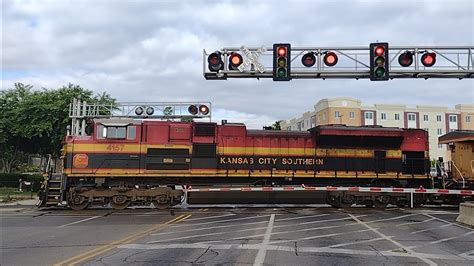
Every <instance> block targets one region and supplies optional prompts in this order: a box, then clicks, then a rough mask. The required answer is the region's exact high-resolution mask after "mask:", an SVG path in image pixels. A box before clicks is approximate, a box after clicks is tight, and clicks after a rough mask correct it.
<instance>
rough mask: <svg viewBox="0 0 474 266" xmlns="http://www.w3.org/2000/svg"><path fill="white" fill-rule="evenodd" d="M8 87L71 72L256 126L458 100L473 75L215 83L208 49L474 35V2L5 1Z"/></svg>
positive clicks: (88, 82)
mask: <svg viewBox="0 0 474 266" xmlns="http://www.w3.org/2000/svg"><path fill="white" fill-rule="evenodd" d="M1 2H2V12H3V14H2V29H1V30H2V32H1V35H2V49H1V53H2V54H1V56H2V89H8V88H12V87H13V84H14V83H15V82H23V83H26V84H32V85H34V86H35V87H36V88H41V87H46V88H55V87H59V86H62V85H67V84H68V83H69V82H71V83H74V84H78V85H81V86H83V87H85V88H88V89H91V90H93V91H96V92H102V91H106V92H108V93H110V94H111V95H112V96H113V97H115V98H117V99H118V100H119V101H196V100H206V101H207V100H208V101H211V102H212V104H213V114H214V118H215V120H220V119H228V120H230V121H233V122H245V123H247V124H248V125H249V127H252V128H258V127H261V126H262V125H265V124H272V123H273V122H274V121H275V120H280V119H288V118H292V117H295V116H298V115H301V114H302V113H303V112H305V111H308V110H312V109H313V105H314V104H315V103H316V102H317V101H319V100H320V99H322V98H330V97H337V96H349V97H355V98H358V99H361V100H362V103H363V104H364V105H370V104H374V103H394V104H407V105H410V106H414V105H440V106H450V107H454V105H455V104H458V103H473V102H474V81H473V80H472V79H464V80H457V79H449V80H440V79H429V80H413V79H410V80H392V81H388V82H370V81H368V80H293V81H291V82H273V81H272V80H271V79H265V80H253V79H251V80H250V79H229V80H227V81H206V80H205V79H204V78H203V75H202V50H203V49H206V50H207V51H213V50H217V49H220V48H222V47H226V46H227V47H228V46H234V47H235V46H241V45H246V46H262V45H265V46H271V45H272V44H273V43H277V42H289V43H291V44H292V45H293V46H368V44H369V43H370V42H374V41H376V40H380V41H387V42H389V43H390V45H470V46H472V45H473V44H474V30H473V27H474V26H473V25H474V1H472V0H465V1H461V0H459V1H457V0H455V1H453V0H450V1H445V0H443V1H434V0H429V1H416V0H411V1H395V0H392V1H390V0H382V1H334V0H332V1H293V2H294V3H291V4H288V3H287V2H289V1H264V0H260V1H258V0H252V1H244V0H240V1H211V0H209V1H132V0H128V1H124V0H121V1H118V0H117V1H111V0H110V1H98V0H93V1H79V0H77V1H65V0H58V1H44V0H42V1H39V0H38V1H12V0H2V1H1Z"/></svg>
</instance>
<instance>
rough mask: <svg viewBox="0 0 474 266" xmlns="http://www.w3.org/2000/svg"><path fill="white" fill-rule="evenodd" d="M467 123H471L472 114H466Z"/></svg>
mask: <svg viewBox="0 0 474 266" xmlns="http://www.w3.org/2000/svg"><path fill="white" fill-rule="evenodd" d="M466 123H471V116H470V115H468V116H466Z"/></svg>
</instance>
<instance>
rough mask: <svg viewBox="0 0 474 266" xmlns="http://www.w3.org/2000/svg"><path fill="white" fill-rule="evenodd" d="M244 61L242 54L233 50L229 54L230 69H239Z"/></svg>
mask: <svg viewBox="0 0 474 266" xmlns="http://www.w3.org/2000/svg"><path fill="white" fill-rule="evenodd" d="M243 61H244V60H243V58H242V56H241V55H240V54H238V53H235V52H232V53H231V54H230V56H229V70H238V68H239V66H240V65H241V64H242V62H243Z"/></svg>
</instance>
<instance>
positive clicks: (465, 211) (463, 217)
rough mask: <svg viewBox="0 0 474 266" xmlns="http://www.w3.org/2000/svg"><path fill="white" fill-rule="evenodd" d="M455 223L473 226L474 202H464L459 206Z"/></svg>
mask: <svg viewBox="0 0 474 266" xmlns="http://www.w3.org/2000/svg"><path fill="white" fill-rule="evenodd" d="M456 221H457V222H460V223H463V224H467V225H470V226H474V202H464V203H461V205H460V206H459V216H458V218H456Z"/></svg>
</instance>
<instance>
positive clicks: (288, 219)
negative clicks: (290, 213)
mask: <svg viewBox="0 0 474 266" xmlns="http://www.w3.org/2000/svg"><path fill="white" fill-rule="evenodd" d="M328 215H331V214H329V213H324V214H316V215H308V216H298V217H291V218H283V219H278V220H276V221H275V222H281V221H290V220H298V219H307V218H314V217H321V216H328Z"/></svg>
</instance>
